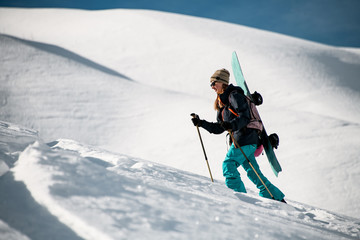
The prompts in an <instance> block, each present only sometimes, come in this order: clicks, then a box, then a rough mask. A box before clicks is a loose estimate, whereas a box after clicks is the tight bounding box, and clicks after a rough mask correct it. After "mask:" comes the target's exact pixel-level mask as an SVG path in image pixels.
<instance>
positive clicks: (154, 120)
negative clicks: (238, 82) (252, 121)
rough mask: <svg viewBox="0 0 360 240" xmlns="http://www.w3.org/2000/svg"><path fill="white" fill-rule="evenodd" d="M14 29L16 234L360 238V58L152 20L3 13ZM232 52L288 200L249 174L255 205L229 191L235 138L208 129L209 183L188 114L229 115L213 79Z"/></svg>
mask: <svg viewBox="0 0 360 240" xmlns="http://www.w3.org/2000/svg"><path fill="white" fill-rule="evenodd" d="M0 33H1V34H3V35H0V53H1V54H0V61H1V65H0V72H1V74H0V82H1V89H0V106H1V107H0V120H2V122H1V124H0V129H1V130H0V133H1V138H0V173H1V175H2V177H1V179H0V184H1V188H2V190H1V192H6V194H4V195H3V194H2V195H1V196H0V201H1V202H0V207H1V210H0V219H1V221H2V222H0V233H2V232H4V233H6V234H7V235H4V236H12V237H13V238H14V239H15V238H16V236H19V238H22V239H27V237H29V238H30V239H48V238H47V237H49V235H52V233H54V232H55V233H56V234H55V235H56V238H59V239H78V238H79V237H80V238H86V239H95V238H96V239H99V238H100V239H119V238H120V239H121V238H135V239H139V238H142V237H143V236H148V237H153V238H155V237H156V238H157V239H159V238H160V239H168V238H170V237H173V238H176V239H194V238H197V239H203V238H210V239H211V238H212V239H230V238H234V237H238V236H241V237H242V239H254V238H259V239H305V238H307V239H341V238H344V239H358V238H359V236H360V235H359V231H360V223H359V220H358V219H357V218H358V216H359V214H360V203H359V201H358V199H359V195H360V193H359V191H358V190H359V186H358V182H359V180H360V174H359V170H360V165H359V162H360V161H359V160H360V157H359V146H360V138H359V137H358V136H360V135H359V134H360V127H359V123H360V105H359V104H358V102H359V100H360V99H359V98H360V94H359V91H360V84H359V81H358V76H359V75H360V54H359V51H358V49H342V48H336V47H332V46H327V45H322V44H317V43H314V42H309V41H304V40H301V39H296V38H291V37H287V36H284V35H279V34H274V33H271V32H265V31H259V30H256V29H251V28H247V27H243V26H239V25H234V24H228V23H223V22H219V21H212V20H206V19H201V18H195V17H188V16H182V15H176V14H168V13H160V12H155V11H140V10H107V11H79V10H65V9H61V10H60V9H31V10H29V9H9V8H2V9H0ZM4 34H5V35H4ZM233 50H236V51H237V53H238V55H239V59H240V61H241V63H242V68H243V71H244V73H245V78H246V79H247V80H248V83H249V87H250V90H252V91H254V90H257V91H258V92H260V93H261V94H262V95H263V97H264V104H263V106H261V107H260V113H261V116H262V118H263V120H264V122H265V125H266V128H267V131H268V132H277V133H278V134H279V135H280V148H279V149H278V150H277V151H276V154H277V156H278V158H279V159H280V162H281V165H282V167H283V169H284V171H283V172H282V173H280V175H279V178H275V177H274V176H273V173H272V172H271V170H270V167H269V165H268V163H267V160H266V157H265V156H261V157H259V158H258V161H259V164H260V167H261V169H262V171H263V172H264V174H265V175H266V176H267V177H268V178H269V179H270V180H271V181H272V182H273V183H274V184H275V185H276V186H278V187H279V188H280V189H281V190H282V191H283V192H284V193H285V194H286V199H287V200H288V201H289V203H290V204H289V205H285V204H280V203H277V202H273V201H272V200H267V199H261V198H259V197H257V196H256V189H255V188H254V186H253V184H251V183H249V182H248V181H247V179H246V177H244V178H243V180H244V181H245V185H246V187H247V188H248V190H249V194H247V195H244V194H233V193H232V192H231V191H230V190H229V189H227V188H226V186H225V184H224V182H223V177H222V174H221V162H222V160H223V157H224V154H225V153H226V140H225V136H215V135H210V134H208V133H206V132H205V131H201V133H202V137H203V140H204V144H205V147H206V150H207V155H208V157H209V162H210V166H211V170H212V172H213V175H214V178H215V179H216V182H215V183H214V184H211V183H210V181H209V177H208V175H209V174H208V170H207V167H206V163H205V161H204V156H203V155H202V150H201V146H200V143H199V139H198V136H197V133H196V129H195V128H194V127H193V126H192V124H191V121H190V113H191V112H196V113H198V114H199V115H200V117H203V118H206V119H208V120H211V119H214V118H215V113H214V111H213V110H212V102H213V99H214V93H213V92H212V90H211V89H210V88H209V76H211V74H212V73H213V72H214V71H215V70H216V69H219V68H222V67H225V68H228V69H231V68H230V59H231V53H232V51H233ZM20 125H22V126H26V127H20ZM32 129H36V131H34V130H32ZM68 139H72V140H68ZM46 143H48V144H46ZM91 146H94V147H91ZM130 156H131V157H130ZM142 159H146V161H145V160H142ZM148 161H151V162H148ZM5 163H6V165H5ZM14 165H15V166H14ZM9 168H10V171H9ZM180 169H181V170H180ZM240 173H241V174H244V172H243V171H241V169H240ZM293 200H296V202H295V201H293ZM299 202H303V203H305V204H303V203H299ZM306 204H310V205H313V206H316V207H310V206H308V205H306ZM18 205H24V206H26V207H25V210H23V211H21V210H20V209H19V208H17V206H18ZM323 209H328V210H330V211H328V210H323ZM334 212H338V213H339V214H337V213H334ZM343 214H345V215H348V216H352V217H355V218H351V217H346V216H345V215H343ZM34 219H37V221H36V223H34ZM38 220H39V221H38ZM44 226H46V229H48V230H46V231H44V229H45V228H44ZM259 229H261V230H262V231H259ZM1 236H3V234H1ZM52 236H53V235H52ZM54 238H55V237H54Z"/></svg>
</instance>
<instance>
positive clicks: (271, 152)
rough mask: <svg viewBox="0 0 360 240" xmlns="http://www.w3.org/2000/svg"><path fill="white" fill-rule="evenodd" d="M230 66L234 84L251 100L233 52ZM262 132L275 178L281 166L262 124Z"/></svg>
mask: <svg viewBox="0 0 360 240" xmlns="http://www.w3.org/2000/svg"><path fill="white" fill-rule="evenodd" d="M231 66H232V69H233V72H234V77H235V80H236V83H237V85H238V86H239V87H241V88H242V89H243V90H244V93H245V95H247V96H248V97H249V98H250V99H251V100H253V99H252V96H251V94H250V91H249V88H248V86H247V84H246V81H245V78H244V75H243V73H242V70H241V66H240V63H239V60H238V57H237V55H236V52H235V51H234V52H233V54H232V58H231ZM263 127H264V130H263V131H262V133H261V139H262V141H263V146H264V149H265V153H266V156H267V159H268V160H269V163H270V166H271V168H272V170H273V172H274V174H275V176H278V174H279V172H281V170H282V169H281V166H280V163H279V161H278V160H277V158H276V155H275V152H274V149H273V147H272V146H271V144H270V140H269V136H268V135H267V133H266V130H265V126H264V124H263Z"/></svg>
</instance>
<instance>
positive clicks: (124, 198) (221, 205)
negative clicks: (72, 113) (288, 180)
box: [0, 122, 360, 240]
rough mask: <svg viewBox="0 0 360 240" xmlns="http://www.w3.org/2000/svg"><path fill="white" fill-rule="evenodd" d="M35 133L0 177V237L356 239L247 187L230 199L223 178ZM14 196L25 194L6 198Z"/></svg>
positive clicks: (331, 219)
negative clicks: (45, 140)
mask: <svg viewBox="0 0 360 240" xmlns="http://www.w3.org/2000/svg"><path fill="white" fill-rule="evenodd" d="M4 132H12V134H9V135H8V136H7V137H6V140H7V141H9V142H11V141H12V140H14V138H15V136H17V137H21V136H26V137H29V134H28V132H27V130H26V129H24V128H22V127H18V126H16V125H14V124H8V123H4V122H1V125H0V133H1V134H3V133H4ZM32 137H33V138H32V141H33V143H31V144H30V145H28V147H26V149H25V150H24V151H22V153H21V154H20V156H19V159H18V161H17V163H16V166H15V167H14V168H12V171H11V172H9V173H8V174H6V175H4V176H3V177H2V179H1V183H0V189H1V190H2V191H4V190H5V187H7V190H8V192H9V193H8V194H6V196H4V195H1V196H0V201H1V202H2V203H3V204H0V216H1V219H2V220H3V221H6V222H7V224H5V223H4V222H1V224H0V231H1V233H2V234H1V235H0V239H81V238H84V239H144V238H145V236H146V238H147V239H170V238H171V239H235V238H239V237H240V238H241V239H336V240H338V239H357V238H358V237H360V222H359V219H354V218H350V217H345V216H343V215H339V214H335V213H333V212H329V211H326V210H323V209H319V208H314V207H310V206H308V205H305V204H300V203H298V202H295V201H289V204H283V203H280V202H277V201H273V200H270V199H264V198H261V197H258V196H256V193H254V192H252V191H250V192H249V193H248V194H242V193H238V194H234V193H233V192H232V191H231V190H230V189H228V188H227V187H226V186H224V184H223V182H218V181H216V182H215V183H211V182H210V181H209V179H208V178H206V177H203V176H199V175H196V174H192V173H189V172H185V171H181V170H179V169H175V168H171V167H167V166H164V165H160V164H157V163H154V162H149V161H145V160H142V159H138V158H133V157H129V156H126V155H123V154H116V153H112V152H108V151H104V150H102V149H99V148H96V147H91V146H88V145H84V144H80V143H78V142H76V141H73V140H66V139H59V140H57V141H53V142H51V143H49V144H44V143H43V142H42V141H41V139H39V138H37V137H36V135H32ZM4 145H7V143H6V142H2V146H4ZM13 150H22V147H21V146H18V147H17V148H13ZM17 181H21V182H23V185H25V186H26V187H24V186H22V185H20V184H19V183H20V182H17ZM4 183H6V184H4ZM27 191H29V192H30V193H31V195H30V194H29V193H27ZM15 192H16V194H17V196H23V197H18V198H11V197H12V196H14V195H15ZM24 196H26V197H24ZM9 198H10V199H9ZM6 200H11V202H12V203H13V205H15V206H22V207H21V208H19V207H15V208H14V207H13V206H12V205H11V204H9V203H6ZM4 203H6V204H4ZM37 204H41V206H43V207H44V208H45V209H40V210H38V209H37V208H38V207H37V206H36V205H37ZM9 205H10V207H9ZM34 209H35V210H34ZM10 211H11V212H10ZM4 213H7V214H5V215H4ZM13 216H18V217H16V218H13ZM20 216H21V217H20ZM50 216H53V217H55V219H51V220H49V218H50ZM47 221H49V222H47ZM26 222H30V223H31V224H26ZM15 229H18V231H21V233H20V232H18V231H16V230H15Z"/></svg>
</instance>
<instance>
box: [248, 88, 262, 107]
mask: <svg viewBox="0 0 360 240" xmlns="http://www.w3.org/2000/svg"><path fill="white" fill-rule="evenodd" d="M251 98H252V100H253V102H254V104H255V105H256V106H259V105H261V104H262V103H263V98H262V96H261V95H260V93H258V92H256V91H255V92H254V93H253V94H251Z"/></svg>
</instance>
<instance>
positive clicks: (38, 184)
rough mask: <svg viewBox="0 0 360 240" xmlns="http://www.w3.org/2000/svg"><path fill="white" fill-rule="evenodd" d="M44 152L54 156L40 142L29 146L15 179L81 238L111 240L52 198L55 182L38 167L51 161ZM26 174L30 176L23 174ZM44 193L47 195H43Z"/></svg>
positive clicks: (15, 169) (15, 170)
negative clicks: (51, 189) (43, 162)
mask: <svg viewBox="0 0 360 240" xmlns="http://www.w3.org/2000/svg"><path fill="white" fill-rule="evenodd" d="M44 152H45V153H49V154H50V155H51V154H52V153H51V149H50V148H49V147H48V146H46V145H45V144H43V143H40V142H39V141H36V142H35V143H33V144H31V145H29V146H28V147H27V148H26V149H25V150H24V151H23V152H22V153H21V154H20V156H19V160H18V162H17V165H16V167H15V168H13V172H14V176H15V179H16V180H21V181H24V184H25V185H26V186H27V187H28V189H29V190H30V191H31V194H32V195H33V197H34V199H35V200H36V201H38V202H39V204H41V205H43V206H44V207H46V208H47V209H48V210H49V212H50V213H52V214H53V215H54V216H56V217H57V218H58V219H59V221H60V222H62V223H64V224H65V225H67V226H68V227H69V228H71V229H72V230H73V231H74V232H75V233H76V234H78V235H79V236H80V237H82V238H85V239H89V240H92V239H93V240H98V239H104V240H111V239H112V238H111V237H109V236H108V235H106V234H104V233H102V232H100V231H98V230H96V229H95V228H94V227H91V226H89V225H88V224H86V223H85V222H84V221H82V220H81V219H80V218H79V217H77V216H75V215H73V214H71V213H70V212H69V211H67V210H66V209H64V208H62V207H60V206H59V205H58V204H57V202H56V201H54V200H53V199H52V198H51V197H50V190H49V186H50V185H51V183H53V182H54V180H53V179H52V178H51V175H50V174H48V173H47V171H46V169H41V170H39V168H38V167H36V165H37V164H38V163H39V162H41V161H47V160H49V158H48V154H46V155H44V154H43V153H44ZM50 160H51V159H50ZM44 170H45V171H44ZM24 172H27V173H28V174H23V173H24ZM49 183H50V184H49ZM45 188H46V189H45ZM44 192H46V193H47V194H42V193H44Z"/></svg>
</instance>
